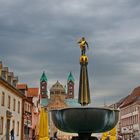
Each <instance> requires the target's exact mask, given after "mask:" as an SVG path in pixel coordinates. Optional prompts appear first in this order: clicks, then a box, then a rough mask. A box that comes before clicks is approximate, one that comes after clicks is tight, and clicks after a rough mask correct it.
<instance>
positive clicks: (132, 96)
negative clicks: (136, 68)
mask: <svg viewBox="0 0 140 140" xmlns="http://www.w3.org/2000/svg"><path fill="white" fill-rule="evenodd" d="M139 97H140V86H139V87H136V88H135V89H134V90H133V91H132V93H131V94H130V95H129V96H128V97H127V98H126V99H125V101H124V103H123V104H122V105H121V106H120V108H122V107H125V106H127V105H130V104H133V103H134V102H135V101H137V100H138V99H139Z"/></svg>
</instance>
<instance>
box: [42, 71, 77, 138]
mask: <svg viewBox="0 0 140 140" xmlns="http://www.w3.org/2000/svg"><path fill="white" fill-rule="evenodd" d="M75 103H76V99H74V77H73V75H72V73H71V72H70V73H69V75H68V78H67V86H63V85H62V84H61V83H60V82H59V81H56V83H54V84H53V85H52V86H51V88H50V89H49V91H48V78H47V76H46V74H45V72H43V74H42V76H41V78H40V104H41V106H43V107H44V108H45V109H46V110H47V111H50V110H53V109H61V108H67V107H71V104H75ZM49 127H50V132H51V133H50V137H53V136H54V134H55V133H56V132H58V129H57V128H56V127H55V126H54V124H53V122H52V120H51V114H50V113H49Z"/></svg>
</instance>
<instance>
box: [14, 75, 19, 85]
mask: <svg viewBox="0 0 140 140" xmlns="http://www.w3.org/2000/svg"><path fill="white" fill-rule="evenodd" d="M17 83H18V77H17V76H16V77H14V78H13V86H14V87H16V86H17Z"/></svg>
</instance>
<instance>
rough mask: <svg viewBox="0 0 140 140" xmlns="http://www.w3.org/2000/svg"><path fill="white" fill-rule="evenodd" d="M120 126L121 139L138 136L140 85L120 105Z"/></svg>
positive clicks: (139, 124)
mask: <svg viewBox="0 0 140 140" xmlns="http://www.w3.org/2000/svg"><path fill="white" fill-rule="evenodd" d="M120 128H121V136H122V137H123V139H124V140H125V139H126V140H127V139H130V140H131V139H133V138H134V137H140V87H137V88H135V89H134V90H133V92H132V93H131V94H130V95H129V96H128V97H127V98H126V99H125V100H124V102H123V103H122V104H121V106H120Z"/></svg>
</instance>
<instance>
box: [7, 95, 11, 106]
mask: <svg viewBox="0 0 140 140" xmlns="http://www.w3.org/2000/svg"><path fill="white" fill-rule="evenodd" d="M10 103H11V97H10V96H8V108H9V109H10Z"/></svg>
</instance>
